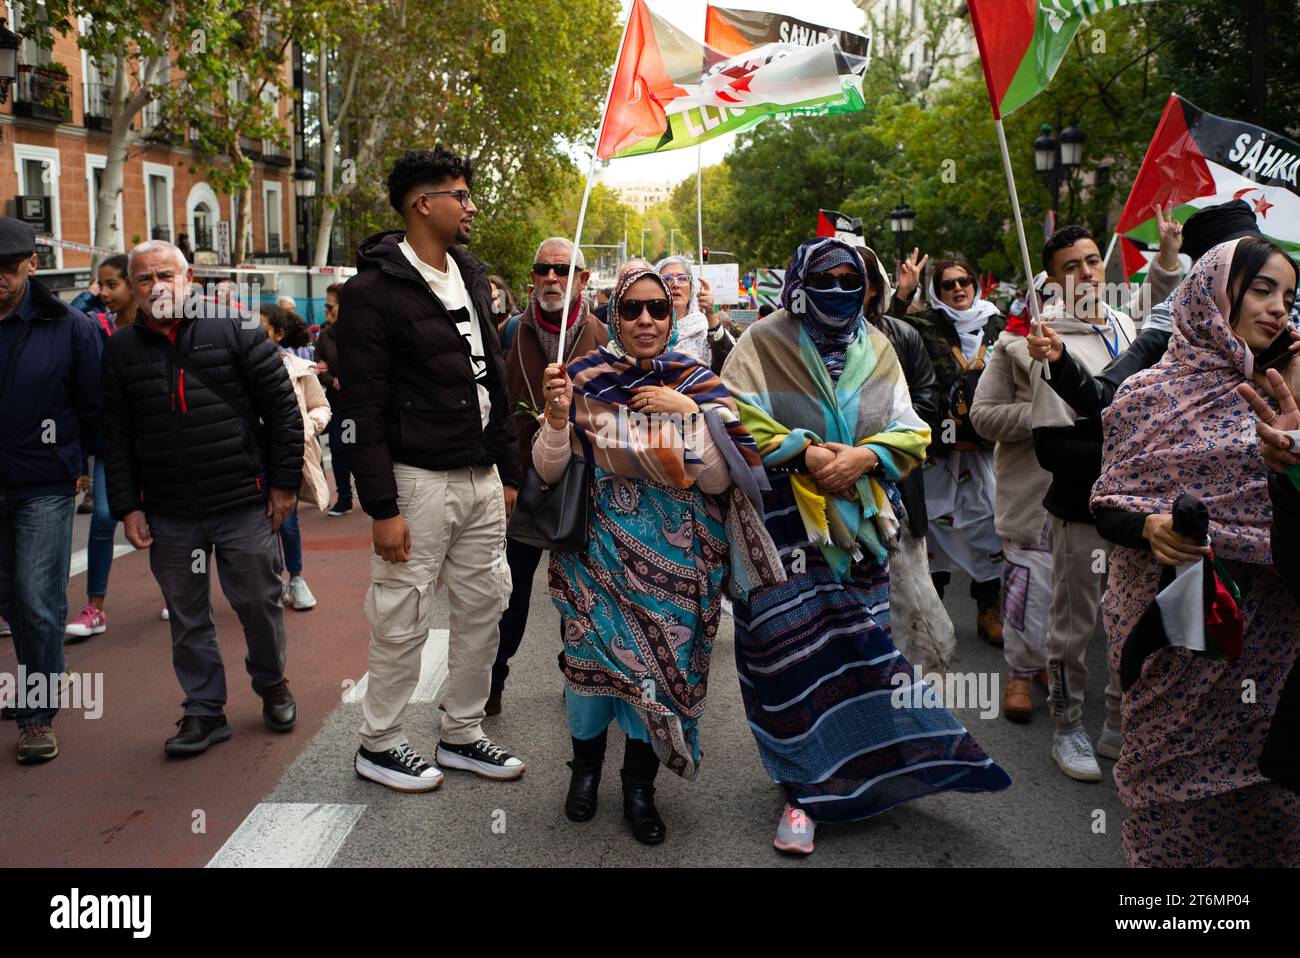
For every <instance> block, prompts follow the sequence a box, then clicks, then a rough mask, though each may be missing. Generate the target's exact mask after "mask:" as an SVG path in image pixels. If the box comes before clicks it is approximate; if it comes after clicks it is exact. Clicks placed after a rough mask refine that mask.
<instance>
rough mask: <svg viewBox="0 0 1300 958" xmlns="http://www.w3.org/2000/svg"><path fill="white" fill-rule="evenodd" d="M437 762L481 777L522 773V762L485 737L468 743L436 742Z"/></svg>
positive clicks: (508, 777)
mask: <svg viewBox="0 0 1300 958" xmlns="http://www.w3.org/2000/svg"><path fill="white" fill-rule="evenodd" d="M438 764H439V765H441V766H442V767H443V768H459V769H463V770H464V771H466V772H473V773H474V774H475V775H481V776H482V777H483V778H495V779H499V780H509V779H514V778H518V777H519V776H520V775H523V774H524V763H523V762H521V761H520V760H519V759H517V758H515V757H514V756H513V755H511V754H510V753H509V752H507V751H506V750H505V749H503V748H502V747H501V746H500V745H493V744H492V743H491V742H490V741H488V739H487V738H481V739H479V740H478V741H477V742H471V743H470V744H468V745H451V744H448V743H447V742H439V743H438Z"/></svg>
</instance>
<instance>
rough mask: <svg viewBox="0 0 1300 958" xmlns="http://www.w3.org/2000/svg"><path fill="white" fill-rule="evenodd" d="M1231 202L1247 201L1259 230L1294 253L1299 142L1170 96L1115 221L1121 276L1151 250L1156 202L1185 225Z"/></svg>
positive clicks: (1135, 269) (1299, 224) (1299, 203)
mask: <svg viewBox="0 0 1300 958" xmlns="http://www.w3.org/2000/svg"><path fill="white" fill-rule="evenodd" d="M1234 199H1239V200H1245V201H1246V202H1247V203H1249V204H1251V206H1252V207H1253V208H1254V210H1255V219H1256V221H1257V222H1258V223H1259V231H1260V232H1261V233H1263V234H1264V235H1265V236H1267V237H1268V238H1269V239H1271V240H1273V242H1275V243H1277V244H1278V245H1279V246H1281V247H1282V248H1283V249H1286V250H1289V251H1290V252H1293V253H1295V252H1300V144H1297V143H1295V142H1294V141H1292V140H1288V139H1287V138H1286V137H1284V136H1280V135H1278V134H1277V133H1273V132H1272V131H1270V130H1266V129H1264V128H1263V127H1259V126H1253V125H1252V124H1250V123H1242V122H1240V121H1238V120H1228V119H1224V118H1223V117H1221V116H1215V115H1214V114H1213V113H1206V112H1204V111H1203V110H1200V109H1198V108H1197V107H1195V106H1193V105H1192V104H1191V103H1189V102H1187V101H1186V100H1184V99H1183V98H1182V97H1180V96H1178V95H1177V94H1173V95H1171V96H1170V97H1169V102H1168V103H1167V104H1165V112H1164V114H1163V115H1162V116H1161V117H1160V124H1159V125H1158V126H1157V127H1156V133H1155V136H1154V137H1153V138H1152V140H1151V145H1150V146H1149V147H1148V148H1147V155H1146V157H1145V158H1144V159H1143V160H1142V168H1141V169H1140V170H1139V171H1138V175H1137V179H1136V180H1134V181H1133V191H1132V192H1131V193H1130V194H1129V198H1128V202H1126V203H1125V204H1124V212H1123V213H1122V214H1121V215H1120V218H1119V225H1118V227H1117V230H1118V232H1119V233H1120V249H1121V251H1122V253H1123V256H1124V273H1125V275H1127V276H1129V277H1132V276H1134V275H1135V274H1138V273H1141V272H1142V271H1144V270H1145V269H1146V264H1147V263H1148V262H1149V260H1150V257H1151V256H1152V255H1154V251H1155V250H1156V248H1157V246H1158V244H1159V242H1160V234H1159V231H1158V229H1157V227H1156V220H1155V215H1156V207H1157V206H1162V205H1164V204H1165V203H1173V204H1174V212H1173V215H1174V216H1175V217H1176V218H1177V219H1178V220H1179V221H1181V222H1185V221H1186V220H1187V218H1188V217H1189V216H1191V215H1192V214H1193V213H1195V212H1196V211H1197V210H1198V209H1201V208H1202V207H1205V206H1214V205H1216V204H1218V203H1227V202H1228V201H1229V200H1234Z"/></svg>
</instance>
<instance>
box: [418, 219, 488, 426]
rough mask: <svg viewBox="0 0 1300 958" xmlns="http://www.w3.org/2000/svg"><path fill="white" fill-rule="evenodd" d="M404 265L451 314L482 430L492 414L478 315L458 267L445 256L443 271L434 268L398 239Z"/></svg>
mask: <svg viewBox="0 0 1300 958" xmlns="http://www.w3.org/2000/svg"><path fill="white" fill-rule="evenodd" d="M398 246H399V248H400V249H401V251H402V255H403V256H405V257H406V259H407V262H409V263H410V264H411V265H412V266H414V267H415V268H416V269H417V270H418V271H419V273H420V275H421V276H423V277H424V281H425V282H426V283H428V284H429V289H431V290H433V295H435V296H437V297H438V300H439V301H440V302H441V303H442V305H443V307H445V308H446V310H447V312H449V313H450V314H451V319H452V322H454V323H455V324H456V329H457V330H458V331H459V332H460V334H461V336H463V337H465V341H466V342H467V343H468V344H469V368H470V371H471V372H473V374H474V385H475V386H476V387H477V389H478V409H479V414H480V416H482V419H483V428H484V429H486V428H487V424H488V419H489V418H490V417H491V415H492V396H491V394H490V393H489V392H488V388H487V352H486V350H485V349H484V348H483V332H482V330H480V329H479V325H478V314H477V313H476V312H475V311H474V304H473V303H472V302H471V301H470V298H469V293H468V292H467V291H466V290H465V281H464V280H463V279H461V278H460V267H458V266H457V265H456V261H455V260H454V259H452V258H451V257H450V256H448V257H447V272H445V273H444V272H442V271H441V270H438V269H434V268H433V267H432V266H430V265H429V264H428V263H426V262H425V261H424V260H422V259H420V257H419V256H417V255H416V253H415V250H414V249H412V248H411V244H410V243H408V242H407V241H406V240H402V242H401V243H399V244H398Z"/></svg>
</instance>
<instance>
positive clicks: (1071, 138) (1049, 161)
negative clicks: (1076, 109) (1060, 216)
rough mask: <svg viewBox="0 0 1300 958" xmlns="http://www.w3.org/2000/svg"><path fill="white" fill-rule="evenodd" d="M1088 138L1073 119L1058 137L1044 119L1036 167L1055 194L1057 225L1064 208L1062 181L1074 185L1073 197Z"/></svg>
mask: <svg viewBox="0 0 1300 958" xmlns="http://www.w3.org/2000/svg"><path fill="white" fill-rule="evenodd" d="M1057 122H1058V123H1059V122H1060V121H1059V119H1058V121H1057ZM1087 138H1088V135H1087V134H1086V133H1084V132H1083V131H1082V130H1081V129H1079V128H1078V127H1077V126H1075V125H1074V124H1073V123H1071V124H1070V125H1069V126H1067V127H1066V128H1065V129H1064V130H1062V131H1061V136H1060V139H1059V140H1058V139H1057V138H1056V137H1054V136H1052V127H1051V124H1049V123H1044V124H1043V126H1042V133H1041V135H1040V136H1039V137H1038V139H1036V140H1034V170H1035V172H1037V173H1038V175H1039V176H1040V177H1041V178H1042V180H1043V183H1044V185H1046V187H1047V190H1048V192H1049V193H1050V194H1051V197H1052V207H1051V209H1052V226H1053V228H1055V226H1056V215H1057V213H1058V212H1059V210H1060V208H1061V184H1063V183H1064V184H1066V185H1067V186H1070V187H1071V189H1070V194H1071V197H1073V194H1074V190H1073V183H1074V173H1075V171H1076V170H1077V169H1078V168H1079V167H1080V166H1081V165H1082V164H1083V143H1084V141H1085V140H1086V139H1087ZM1071 212H1073V211H1071Z"/></svg>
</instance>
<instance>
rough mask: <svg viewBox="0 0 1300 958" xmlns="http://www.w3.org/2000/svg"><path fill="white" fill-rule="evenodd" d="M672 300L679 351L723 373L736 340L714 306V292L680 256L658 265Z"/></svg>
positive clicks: (662, 261)
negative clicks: (723, 367)
mask: <svg viewBox="0 0 1300 958" xmlns="http://www.w3.org/2000/svg"><path fill="white" fill-rule="evenodd" d="M655 270H656V271H657V272H658V273H659V275H660V276H661V277H662V278H663V281H664V282H665V283H667V284H668V291H669V293H671V294H672V298H673V321H674V328H675V330H676V333H677V345H676V347H675V348H676V350H677V352H679V353H685V354H686V355H687V356H690V357H691V358H692V359H694V360H696V361H697V362H699V363H701V364H703V365H705V366H708V367H709V368H711V369H712V370H713V371H714V372H715V373H716V372H719V371H721V369H722V364H723V363H724V362H726V359H727V355H728V354H729V353H730V352H731V348H732V346H734V345H735V342H736V341H735V339H734V338H732V335H731V333H729V332H728V331H727V328H726V326H725V325H723V323H722V320H721V318H720V317H719V316H718V311H717V308H716V307H715V306H714V305H713V292H712V290H709V289H707V288H706V286H705V285H704V281H703V280H701V279H700V277H699V274H698V273H697V272H696V271H695V267H694V266H693V265H691V263H690V262H688V261H687V260H685V259H683V258H682V257H680V256H669V257H667V258H666V259H661V260H660V261H659V262H658V263H656V264H655Z"/></svg>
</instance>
